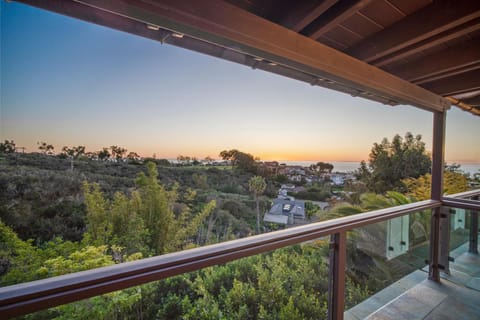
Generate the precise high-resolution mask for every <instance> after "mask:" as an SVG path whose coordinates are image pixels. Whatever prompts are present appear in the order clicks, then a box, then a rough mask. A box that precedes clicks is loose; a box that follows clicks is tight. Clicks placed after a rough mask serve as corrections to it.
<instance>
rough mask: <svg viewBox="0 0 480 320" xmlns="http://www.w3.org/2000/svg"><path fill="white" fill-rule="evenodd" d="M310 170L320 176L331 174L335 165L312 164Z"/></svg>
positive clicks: (324, 163) (326, 163)
mask: <svg viewBox="0 0 480 320" xmlns="http://www.w3.org/2000/svg"><path fill="white" fill-rule="evenodd" d="M310 169H312V170H313V171H315V172H318V173H320V174H324V173H331V172H332V170H333V164H331V163H328V162H317V164H312V165H311V166H310Z"/></svg>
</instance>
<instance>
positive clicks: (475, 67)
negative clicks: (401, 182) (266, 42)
mask: <svg viewBox="0 0 480 320" xmlns="http://www.w3.org/2000/svg"><path fill="white" fill-rule="evenodd" d="M228 2H229V3H231V4H233V5H235V6H238V7H240V8H242V9H244V10H248V11H249V12H252V13H254V14H256V15H258V16H261V17H263V18H265V19H267V20H270V21H272V22H274V23H277V24H280V25H282V26H284V27H286V28H288V29H291V30H293V31H295V32H298V33H300V34H302V35H304V36H306V37H309V38H312V39H314V40H316V41H318V42H321V43H323V44H325V45H328V46H330V47H332V48H334V49H337V50H339V51H342V52H344V53H346V54H348V55H350V56H353V57H355V58H357V59H360V60H362V61H365V62H367V63H369V64H371V65H374V66H376V67H378V68H381V69H383V70H385V71H387V72H389V73H391V74H394V75H396V76H398V77H400V78H402V79H405V80H407V81H409V82H411V83H414V84H417V85H419V86H421V87H423V88H425V89H427V90H429V91H432V92H434V93H437V94H439V95H441V96H444V97H451V99H450V100H451V101H452V102H453V103H455V104H458V105H459V106H460V107H462V108H463V109H466V110H470V111H471V112H472V113H475V114H477V115H480V1H477V0H454V1H451V0H443V1H441V0H440V1H432V0H323V1H321V0H319V1H317V0H296V1H278V0H228Z"/></svg>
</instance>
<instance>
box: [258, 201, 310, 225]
mask: <svg viewBox="0 0 480 320" xmlns="http://www.w3.org/2000/svg"><path fill="white" fill-rule="evenodd" d="M295 219H301V220H305V202H304V201H301V200H293V199H282V198H278V199H275V200H273V205H272V208H271V209H270V211H268V212H267V213H265V216H264V218H263V221H265V222H272V223H277V224H284V225H287V224H294V223H295Z"/></svg>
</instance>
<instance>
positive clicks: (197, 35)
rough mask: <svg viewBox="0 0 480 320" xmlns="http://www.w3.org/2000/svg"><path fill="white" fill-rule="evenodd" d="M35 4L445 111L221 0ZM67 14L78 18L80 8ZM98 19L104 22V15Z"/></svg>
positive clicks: (415, 90) (419, 93) (433, 99)
mask: <svg viewBox="0 0 480 320" xmlns="http://www.w3.org/2000/svg"><path fill="white" fill-rule="evenodd" d="M21 2H25V3H33V4H36V5H37V6H39V7H47V5H46V4H47V3H48V4H49V5H48V6H49V7H50V8H51V7H56V11H57V12H62V11H65V10H66V9H65V7H68V6H71V5H72V4H75V5H78V4H79V3H80V4H83V5H85V6H88V7H90V8H91V10H92V11H94V10H101V11H105V12H108V13H113V14H116V15H118V16H121V17H126V18H128V19H131V20H134V21H138V22H141V23H143V24H151V25H155V26H160V27H161V28H163V29H165V30H174V31H176V32H179V33H182V34H184V35H186V36H185V37H186V38H192V39H197V40H198V41H201V42H202V43H205V46H206V45H208V44H211V45H213V46H220V47H224V48H228V49H229V50H233V51H236V52H238V53H242V54H244V55H245V60H247V58H254V57H260V58H262V59H264V60H267V61H273V62H275V63H276V64H277V65H282V67H284V68H290V69H291V70H292V71H294V72H304V73H306V74H308V75H311V76H313V77H316V78H319V79H328V80H329V81H330V82H329V83H332V84H335V83H338V84H339V85H340V86H341V87H342V88H347V87H348V88H351V89H355V90H356V91H358V92H367V93H369V94H371V95H374V96H379V97H381V98H382V99H387V100H388V101H391V104H395V103H396V104H410V105H414V106H417V107H419V108H423V109H425V110H429V111H441V112H443V111H445V110H446V109H448V108H449V107H450V102H449V101H447V100H446V99H444V98H442V97H440V96H438V95H436V94H433V93H431V92H429V91H427V90H424V89H422V88H420V87H418V86H416V85H413V84H411V83H409V82H407V81H404V80H402V79H400V78H398V77H395V76H393V75H391V74H389V73H387V72H384V71H382V70H380V69H378V68H375V67H373V66H370V65H368V64H366V63H364V62H362V61H359V60H357V59H354V58H352V57H350V56H348V55H346V54H344V53H342V52H339V51H337V50H334V49H332V48H329V47H327V46H325V45H322V44H321V43H319V42H317V41H314V40H312V39H309V38H306V37H304V36H302V35H299V34H298V33H296V32H293V31H291V30H288V29H286V28H284V27H281V26H279V25H277V24H274V23H272V22H270V21H267V20H265V19H263V18H260V17H258V16H256V15H254V14H251V13H249V12H247V11H245V10H242V9H240V8H238V7H236V6H233V5H231V4H229V3H226V2H224V1H218V0H205V1H202V2H199V1H194V0H191V1H175V0H162V1H153V0H144V1H133V0H112V1H101V0H82V1H75V2H72V1H61V2H59V1H55V0H44V1H40V0H22V1H21ZM71 11H73V12H70V15H72V16H76V17H77V18H80V19H83V15H82V13H81V12H79V11H78V12H76V10H74V9H73V10H71ZM101 23H104V24H108V21H102V22H101Z"/></svg>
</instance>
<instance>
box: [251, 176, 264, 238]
mask: <svg viewBox="0 0 480 320" xmlns="http://www.w3.org/2000/svg"><path fill="white" fill-rule="evenodd" d="M248 187H249V189H250V191H251V192H252V193H253V197H254V198H255V204H256V211H257V234H259V233H260V204H259V196H260V195H261V194H263V192H265V189H266V188H267V183H266V182H265V179H264V178H263V177H261V176H254V177H252V178H250V181H248Z"/></svg>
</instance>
